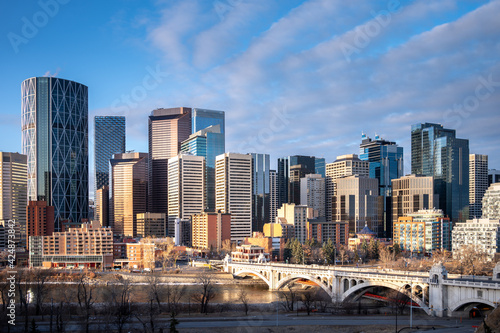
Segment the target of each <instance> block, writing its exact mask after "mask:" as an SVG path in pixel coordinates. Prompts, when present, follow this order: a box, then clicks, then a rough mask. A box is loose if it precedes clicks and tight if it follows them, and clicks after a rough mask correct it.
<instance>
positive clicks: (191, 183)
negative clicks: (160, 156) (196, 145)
mask: <svg viewBox="0 0 500 333" xmlns="http://www.w3.org/2000/svg"><path fill="white" fill-rule="evenodd" d="M204 209H205V158H204V157H203V156H194V155H190V154H188V153H180V154H179V155H177V156H176V157H172V158H171V159H169V160H168V226H167V229H168V235H169V236H170V237H173V236H174V232H175V220H176V219H189V218H190V217H191V215H193V214H201V213H202V212H203V211H204Z"/></svg>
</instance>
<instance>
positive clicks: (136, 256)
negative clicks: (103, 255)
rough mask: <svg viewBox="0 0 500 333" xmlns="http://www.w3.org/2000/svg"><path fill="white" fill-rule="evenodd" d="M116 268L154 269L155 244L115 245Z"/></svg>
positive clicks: (133, 243)
mask: <svg viewBox="0 0 500 333" xmlns="http://www.w3.org/2000/svg"><path fill="white" fill-rule="evenodd" d="M113 258H114V260H113V265H114V267H115V268H128V269H144V268H146V269H153V268H154V267H155V244H154V243H153V242H138V243H136V242H127V243H125V242H123V243H115V244H113Z"/></svg>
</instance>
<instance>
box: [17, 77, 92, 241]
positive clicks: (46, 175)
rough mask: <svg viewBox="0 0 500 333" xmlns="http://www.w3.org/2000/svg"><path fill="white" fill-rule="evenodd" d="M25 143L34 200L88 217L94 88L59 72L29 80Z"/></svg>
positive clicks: (58, 215) (73, 217) (65, 215)
mask: <svg viewBox="0 0 500 333" xmlns="http://www.w3.org/2000/svg"><path fill="white" fill-rule="evenodd" d="M21 94H22V103H21V105H22V107H21V108H22V120H21V125H22V146H23V154H25V155H27V156H28V200H30V201H37V200H43V201H47V204H48V205H49V206H54V214H55V216H54V220H55V221H54V222H55V230H56V231H59V230H60V228H61V225H62V223H61V222H62V221H64V220H70V221H73V222H77V223H79V222H81V221H82V220H83V219H87V217H88V211H89V200H88V192H89V189H88V88H87V87H86V86H84V85H83V84H80V83H77V82H73V81H69V80H64V79H59V78H55V77H33V78H30V79H27V80H25V81H23V83H22V85H21Z"/></svg>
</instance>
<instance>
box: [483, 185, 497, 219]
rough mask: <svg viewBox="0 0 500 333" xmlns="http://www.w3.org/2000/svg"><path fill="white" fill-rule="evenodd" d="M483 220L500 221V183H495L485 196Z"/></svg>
mask: <svg viewBox="0 0 500 333" xmlns="http://www.w3.org/2000/svg"><path fill="white" fill-rule="evenodd" d="M482 212H483V216H482V217H483V218H485V219H496V220H498V219H500V183H493V184H491V185H490V187H488V189H487V190H486V192H485V193H484V196H483V208H482Z"/></svg>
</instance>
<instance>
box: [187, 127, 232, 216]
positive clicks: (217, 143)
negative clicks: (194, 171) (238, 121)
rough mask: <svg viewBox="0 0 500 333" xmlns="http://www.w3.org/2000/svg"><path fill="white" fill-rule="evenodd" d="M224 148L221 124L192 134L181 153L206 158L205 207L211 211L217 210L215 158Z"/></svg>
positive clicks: (222, 152)
mask: <svg viewBox="0 0 500 333" xmlns="http://www.w3.org/2000/svg"><path fill="white" fill-rule="evenodd" d="M198 120H199V119H198ZM193 122H194V118H193ZM224 147H225V143H224V133H222V132H221V125H220V124H217V125H210V126H209V127H207V128H204V129H202V130H199V131H197V132H195V133H194V134H191V135H190V136H189V138H188V139H187V140H184V141H183V142H182V144H181V151H183V152H188V153H191V154H192V155H196V156H203V157H204V158H205V197H206V199H205V205H206V208H207V209H208V210H209V211H214V210H215V157H216V156H218V155H220V154H224V149H225V148H224Z"/></svg>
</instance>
